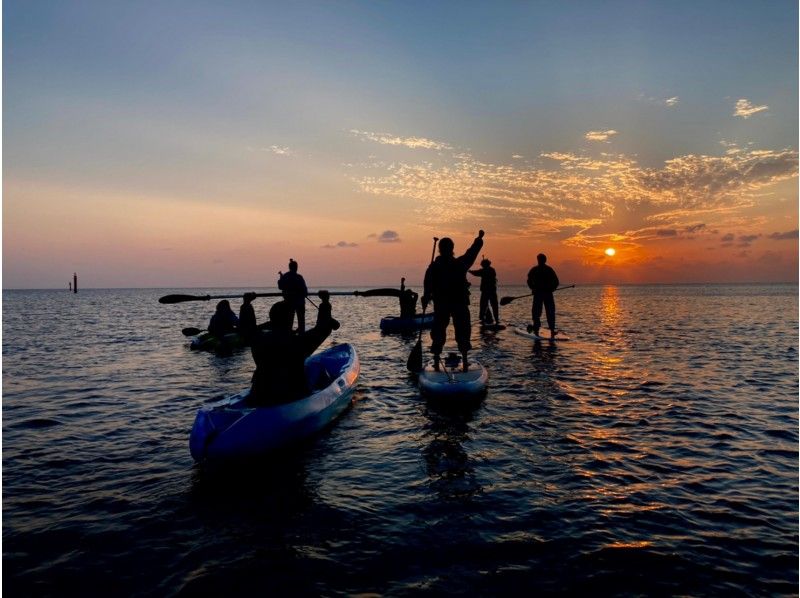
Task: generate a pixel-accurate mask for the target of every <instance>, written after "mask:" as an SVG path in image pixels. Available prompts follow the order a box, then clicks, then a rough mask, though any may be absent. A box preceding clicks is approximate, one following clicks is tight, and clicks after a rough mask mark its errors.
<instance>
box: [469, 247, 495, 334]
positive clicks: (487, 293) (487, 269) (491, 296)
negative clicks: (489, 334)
mask: <svg viewBox="0 0 800 598" xmlns="http://www.w3.org/2000/svg"><path fill="white" fill-rule="evenodd" d="M469 273H470V274H472V275H473V276H478V277H479V278H480V279H481V307H480V310H479V311H478V313H479V314H480V315H479V316H478V319H479V320H480V321H481V324H491V323H492V318H491V316H492V315H493V316H494V323H495V324H499V323H500V309H499V307H498V306H497V272H495V269H494V268H492V262H491V260H487V259H482V260H481V269H480V270H470V271H469ZM490 304H491V308H492V311H491V312H489V305H490Z"/></svg>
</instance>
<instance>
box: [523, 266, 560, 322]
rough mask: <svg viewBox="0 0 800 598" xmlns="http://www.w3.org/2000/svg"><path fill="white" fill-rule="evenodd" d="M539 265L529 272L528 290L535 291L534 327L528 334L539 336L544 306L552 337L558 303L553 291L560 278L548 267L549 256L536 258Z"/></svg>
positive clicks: (532, 309) (532, 308)
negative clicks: (554, 298)
mask: <svg viewBox="0 0 800 598" xmlns="http://www.w3.org/2000/svg"><path fill="white" fill-rule="evenodd" d="M536 261H537V262H538V265H536V266H534V267H533V268H531V269H530V272H528V288H530V290H531V291H533V306H532V307H531V315H532V316H533V325H532V326H531V325H528V332H533V334H535V335H537V336H538V335H539V328H540V327H541V325H542V321H541V317H542V306H544V310H545V314H546V316H547V327H548V328H550V337H551V338H552V337H554V336H555V335H556V303H555V301H554V300H553V291H555V290H556V289H557V288H558V276H556V271H555V270H553V269H552V268H551V267H550V266H548V265H547V263H546V262H547V256H546V255H545V254H543V253H540V254H539V255H537V256H536Z"/></svg>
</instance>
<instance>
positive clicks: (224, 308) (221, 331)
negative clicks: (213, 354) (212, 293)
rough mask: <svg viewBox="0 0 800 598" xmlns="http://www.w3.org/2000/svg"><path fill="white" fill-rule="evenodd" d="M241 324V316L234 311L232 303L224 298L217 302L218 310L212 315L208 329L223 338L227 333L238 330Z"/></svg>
mask: <svg viewBox="0 0 800 598" xmlns="http://www.w3.org/2000/svg"><path fill="white" fill-rule="evenodd" d="M238 325H239V318H237V317H236V314H235V313H233V310H232V309H231V304H230V303H228V300H227V299H223V300H222V301H220V302H219V303H217V311H216V312H214V315H213V316H211V321H210V322H209V323H208V331H209V332H210V333H211V334H213V335H214V336H216V337H217V338H218V339H222V337H224V336H225V335H226V334H228V333H230V332H233V331H234V330H236V327H237V326H238Z"/></svg>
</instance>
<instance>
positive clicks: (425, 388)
mask: <svg viewBox="0 0 800 598" xmlns="http://www.w3.org/2000/svg"><path fill="white" fill-rule="evenodd" d="M453 357H455V359H453ZM488 380H489V372H488V371H487V370H486V368H485V367H483V366H482V365H481V364H480V363H478V362H477V361H470V364H469V370H468V371H466V372H463V371H461V358H460V357H457V356H453V355H452V354H451V357H447V358H444V359H442V363H441V371H439V372H437V371H436V370H434V369H433V363H429V364H428V365H426V366H425V369H424V370H423V371H422V372H421V373H420V375H419V388H420V390H421V391H422V392H423V393H425V394H426V395H428V396H430V397H435V398H437V399H451V398H458V397H461V398H471V397H478V396H480V395H482V394H483V393H484V392H485V391H486V383H487V381H488Z"/></svg>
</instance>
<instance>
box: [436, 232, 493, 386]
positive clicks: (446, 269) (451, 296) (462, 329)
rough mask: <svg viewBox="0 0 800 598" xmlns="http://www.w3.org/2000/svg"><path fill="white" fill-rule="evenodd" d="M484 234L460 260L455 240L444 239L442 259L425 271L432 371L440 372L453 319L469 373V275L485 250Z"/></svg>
mask: <svg viewBox="0 0 800 598" xmlns="http://www.w3.org/2000/svg"><path fill="white" fill-rule="evenodd" d="M483 234H484V233H483V231H479V232H478V236H477V237H476V238H475V240H474V241H473V242H472V246H471V247H470V248H469V249H467V251H466V253H464V255H462V256H461V257H458V258H457V257H455V254H454V252H453V250H454V249H455V245H454V243H453V240H452V239H449V238H447V237H445V238H444V239H442V240H441V241H439V255H438V256H437V258H436V259H435V260H434V261H433V262H432V263H431V265H430V266H428V269H427V270H426V271H425V291H424V293H423V295H422V307H423V308H426V307H427V306H428V303H429V302H430V301H431V299H433V328H432V329H431V341H432V343H431V352H432V353H433V367H434V368H435V369H436V370H438V369H439V364H440V355H441V353H442V348H443V347H444V342H445V340H446V337H447V325H448V324H449V323H450V318H451V317H452V318H453V328H455V330H456V343H457V344H458V350H459V351H461V357H462V359H463V363H464V371H465V372H466V371H468V369H469V362H468V360H467V353H468V352H469V350H470V349H471V348H472V345H471V344H470V342H469V337H470V317H469V282H467V271H469V268H470V266H472V264H474V263H475V260H476V259H477V257H478V253H479V252H480V250H481V247H483Z"/></svg>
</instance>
